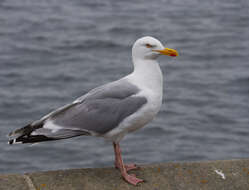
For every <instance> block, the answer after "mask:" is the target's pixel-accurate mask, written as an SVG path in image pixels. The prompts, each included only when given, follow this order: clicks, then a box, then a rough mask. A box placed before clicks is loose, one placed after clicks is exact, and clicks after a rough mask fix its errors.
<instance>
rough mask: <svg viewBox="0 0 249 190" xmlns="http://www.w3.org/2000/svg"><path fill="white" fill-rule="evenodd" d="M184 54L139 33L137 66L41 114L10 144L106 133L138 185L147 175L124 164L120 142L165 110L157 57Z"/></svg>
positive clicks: (123, 172)
mask: <svg viewBox="0 0 249 190" xmlns="http://www.w3.org/2000/svg"><path fill="white" fill-rule="evenodd" d="M160 55H168V56H173V57H175V56H178V52H177V51H176V50H174V49H170V48H165V47H164V46H163V45H162V43H161V42H160V41H159V40H157V39H156V38H153V37H150V36H146V37H142V38H140V39H138V40H137V41H136V42H135V43H134V45H133V47H132V61H133V65H134V69H133V72H132V73H130V74H129V75H127V76H125V77H123V78H121V79H119V80H117V81H114V82H110V83H107V84H105V85H102V86H99V87H97V88H94V89H93V90H91V91H89V92H88V93H86V94H85V95H83V96H81V97H79V98H77V99H76V100H75V101H74V102H72V103H70V104H67V105H65V106H63V107H61V108H58V109H56V110H54V111H52V112H51V113H49V114H47V115H45V116H44V117H42V118H41V119H39V120H36V121H33V122H32V123H30V124H28V125H26V126H25V127H22V128H19V129H17V130H15V131H13V132H11V133H10V134H9V135H8V136H9V142H8V144H17V143H38V142H42V141H52V140H60V139H67V138H71V137H76V136H82V135H83V136H84V135H88V136H97V137H104V138H105V139H108V140H110V141H111V142H112V143H113V147H114V153H115V167H116V168H117V169H119V170H120V172H121V175H122V177H123V179H124V180H125V181H126V182H128V183H130V184H132V185H137V184H138V183H141V182H143V181H144V180H142V179H139V178H137V177H136V176H135V175H134V174H128V171H130V170H133V169H138V167H137V166H136V165H135V164H124V162H123V159H122V157H121V148H120V145H119V142H120V141H121V140H122V139H123V137H124V136H125V135H126V134H128V133H131V132H133V131H136V130H138V129H140V128H142V127H144V126H145V125H146V124H147V123H148V122H150V121H151V120H152V119H153V118H154V117H155V116H156V114H157V113H158V112H159V110H160V107H161V105H162V96H163V76H162V72H161V69H160V66H159V64H158V62H157V58H158V57H159V56H160Z"/></svg>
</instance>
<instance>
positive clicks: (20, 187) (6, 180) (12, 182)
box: [0, 174, 29, 190]
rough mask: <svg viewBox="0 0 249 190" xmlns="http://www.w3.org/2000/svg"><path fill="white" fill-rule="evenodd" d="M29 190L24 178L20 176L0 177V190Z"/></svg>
mask: <svg viewBox="0 0 249 190" xmlns="http://www.w3.org/2000/svg"><path fill="white" fill-rule="evenodd" d="M8 189H11V190H29V186H28V184H27V182H26V180H25V178H24V177H23V176H21V175H15V174H11V175H0V190H8Z"/></svg>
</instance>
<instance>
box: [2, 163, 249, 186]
mask: <svg viewBox="0 0 249 190" xmlns="http://www.w3.org/2000/svg"><path fill="white" fill-rule="evenodd" d="M130 173H134V174H136V175H137V176H138V177H139V178H142V179H145V180H146V182H145V183H143V184H140V185H139V186H137V187H134V186H132V185H129V184H127V183H126V182H124V181H123V180H122V178H121V176H120V173H119V171H118V170H116V169H114V168H89V169H71V170H60V171H48V172H37V173H30V174H26V176H29V177H30V179H31V181H32V183H33V185H34V187H35V189H36V190H107V189H108V190H109V189H110V190H129V189H138V190H140V189H141V190H216V189H217V190H223V189H224V190H249V160H230V161H208V162H182V163H166V164H158V165H148V166H142V167H141V169H140V170H137V171H132V172H130ZM1 179H5V181H4V183H2V181H1ZM24 182H25V181H24V180H23V178H22V176H21V175H20V176H18V175H5V176H0V189H1V190H2V189H4V190H8V189H11V190H13V189H18V188H16V187H22V188H23V189H25V188H26V187H27V185H26V186H25V183H24ZM19 189H20V190H22V189H21V188H19ZM26 189H27V188H26Z"/></svg>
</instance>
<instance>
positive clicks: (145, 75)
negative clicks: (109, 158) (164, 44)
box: [104, 61, 163, 142]
mask: <svg viewBox="0 0 249 190" xmlns="http://www.w3.org/2000/svg"><path fill="white" fill-rule="evenodd" d="M147 66H148V67H140V68H139V69H138V70H136V69H135V70H134V72H133V73H132V74H130V75H128V76H127V77H126V78H127V80H129V82H131V83H132V84H134V85H136V86H137V87H138V88H139V89H140V92H139V94H137V95H136V96H142V97H145V98H146V99H147V103H146V104H145V105H143V107H142V108H140V109H139V110H138V111H137V112H135V113H134V114H132V115H130V116H129V117H127V118H126V119H124V120H123V121H122V122H121V123H120V124H119V126H118V127H116V128H115V129H113V130H112V131H110V132H108V133H107V134H105V135H104V137H105V138H107V139H110V140H112V141H115V142H118V141H120V140H121V139H122V138H123V136H124V135H125V134H127V133H129V132H132V131H135V130H137V129H139V128H141V127H143V126H144V125H146V124H147V123H148V122H150V121H151V120H152V119H153V118H154V117H155V115H156V114H157V113H158V111H159V110H160V107H161V105H162V95H163V94H162V92H163V82H162V73H161V69H160V67H159V65H158V63H157V62H154V61H153V62H151V63H148V64H147Z"/></svg>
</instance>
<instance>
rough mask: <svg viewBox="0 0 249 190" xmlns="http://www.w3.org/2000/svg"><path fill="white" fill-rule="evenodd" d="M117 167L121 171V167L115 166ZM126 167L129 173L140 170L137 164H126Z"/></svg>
mask: <svg viewBox="0 0 249 190" xmlns="http://www.w3.org/2000/svg"><path fill="white" fill-rule="evenodd" d="M115 167H116V168H117V169H119V170H120V166H119V165H118V164H115ZM124 167H125V170H126V171H127V172H128V171H130V170H137V169H139V167H138V166H137V165H136V164H125V165H124Z"/></svg>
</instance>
